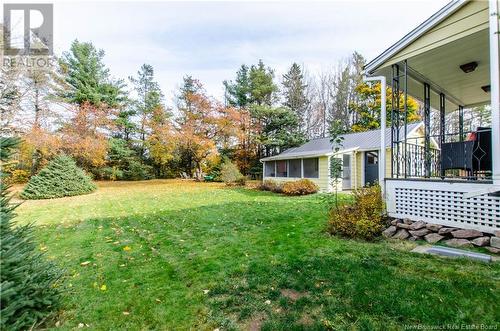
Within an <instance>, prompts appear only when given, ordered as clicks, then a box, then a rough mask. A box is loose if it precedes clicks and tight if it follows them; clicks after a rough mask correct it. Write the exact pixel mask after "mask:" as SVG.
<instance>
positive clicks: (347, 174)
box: [261, 122, 438, 192]
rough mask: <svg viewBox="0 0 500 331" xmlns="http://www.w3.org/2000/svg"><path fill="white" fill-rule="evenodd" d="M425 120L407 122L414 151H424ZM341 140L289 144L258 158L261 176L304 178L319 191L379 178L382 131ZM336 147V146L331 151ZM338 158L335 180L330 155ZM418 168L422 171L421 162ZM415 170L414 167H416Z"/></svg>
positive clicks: (388, 168)
mask: <svg viewBox="0 0 500 331" xmlns="http://www.w3.org/2000/svg"><path fill="white" fill-rule="evenodd" d="M423 134H424V123H423V122H419V123H412V124H409V125H408V131H407V139H406V141H407V148H408V150H409V151H410V150H412V151H413V152H414V153H423V150H424V141H423V139H422V138H421V137H422V136H423ZM385 135H386V139H385V141H386V148H385V153H386V155H387V157H386V165H385V170H386V176H390V174H391V156H390V155H391V151H390V147H391V146H390V143H391V129H386V131H385ZM341 137H342V138H343V139H342V143H341V144H340V145H339V146H334V144H333V143H332V142H331V141H330V138H320V139H314V140H311V141H309V142H307V143H305V144H304V145H302V146H300V147H295V148H290V149H288V150H286V151H284V152H283V153H281V154H278V155H274V156H270V157H266V158H263V159H261V162H262V163H263V168H264V180H269V179H271V180H275V181H280V182H282V181H294V180H298V179H301V178H307V179H310V180H311V181H313V182H314V183H316V184H317V185H318V186H319V188H320V190H321V191H322V192H332V191H334V188H335V186H334V185H335V183H336V185H337V189H338V190H351V189H355V188H359V187H362V186H365V185H368V184H371V183H375V182H378V180H379V178H378V162H379V153H380V141H381V131H380V130H371V131H366V132H357V133H349V134H344V135H342V136H341ZM431 147H432V150H433V151H436V149H437V148H438V144H437V143H436V142H435V141H434V140H433V139H431ZM335 148H338V150H337V151H336V152H334V150H335ZM332 157H335V158H339V159H340V160H341V164H342V174H341V176H340V178H339V180H338V181H337V182H336V181H335V179H334V178H331V175H330V158H332ZM414 166H415V167H420V169H419V170H418V171H419V172H423V165H417V164H415V165H414ZM415 171H417V170H415Z"/></svg>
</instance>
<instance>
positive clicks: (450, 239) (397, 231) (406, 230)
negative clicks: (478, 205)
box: [382, 218, 500, 254]
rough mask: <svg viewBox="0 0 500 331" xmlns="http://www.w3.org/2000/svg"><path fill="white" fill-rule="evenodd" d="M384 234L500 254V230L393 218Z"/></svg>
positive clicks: (388, 236)
mask: <svg viewBox="0 0 500 331" xmlns="http://www.w3.org/2000/svg"><path fill="white" fill-rule="evenodd" d="M390 224H391V225H390V226H389V227H387V228H386V229H385V230H384V231H383V232H382V235H383V236H384V237H386V238H393V239H400V240H411V241H416V240H425V241H426V242H428V243H429V244H436V243H438V242H443V243H445V244H446V245H448V246H450V247H456V248H466V247H483V248H485V249H487V250H488V251H489V252H490V253H493V254H500V230H497V231H495V232H494V234H491V233H483V232H481V231H478V230H472V229H462V228H454V227H449V226H443V225H439V224H433V223H426V222H424V221H412V220H409V219H397V218H396V219H392V221H391V223H390Z"/></svg>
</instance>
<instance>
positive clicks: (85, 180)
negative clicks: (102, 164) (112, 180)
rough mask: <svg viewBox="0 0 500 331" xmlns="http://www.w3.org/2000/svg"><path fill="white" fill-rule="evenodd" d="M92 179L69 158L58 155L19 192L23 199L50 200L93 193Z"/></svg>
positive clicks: (94, 187)
mask: <svg viewBox="0 0 500 331" xmlns="http://www.w3.org/2000/svg"><path fill="white" fill-rule="evenodd" d="M95 189H96V186H95V184H94V183H93V182H92V179H91V178H90V177H89V176H87V175H86V174H85V172H83V170H82V169H80V168H78V167H77V166H76V163H75V161H73V159H72V158H71V157H69V156H66V155H60V156H57V157H56V158H54V159H53V160H52V161H50V162H49V164H48V165H47V167H45V168H43V169H42V170H41V171H40V172H39V173H38V174H37V175H36V176H33V177H31V179H30V181H29V182H28V184H27V185H26V187H25V188H24V190H23V191H22V192H21V197H22V198H23V199H51V198H61V197H66V196H73V195H81V194H86V193H90V192H93V191H95Z"/></svg>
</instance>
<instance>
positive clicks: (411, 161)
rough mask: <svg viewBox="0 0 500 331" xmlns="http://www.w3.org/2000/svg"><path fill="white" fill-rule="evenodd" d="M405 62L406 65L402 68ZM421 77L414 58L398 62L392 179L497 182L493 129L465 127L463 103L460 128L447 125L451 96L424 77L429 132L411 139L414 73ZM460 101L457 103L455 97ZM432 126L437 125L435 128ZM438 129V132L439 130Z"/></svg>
mask: <svg viewBox="0 0 500 331" xmlns="http://www.w3.org/2000/svg"><path fill="white" fill-rule="evenodd" d="M400 65H401V67H400ZM410 75H411V76H413V77H415V76H418V73H417V72H415V71H413V69H411V68H410V66H409V65H408V61H406V60H404V61H402V63H398V64H393V65H392V86H391V88H392V99H391V113H390V125H391V150H392V155H391V177H392V178H441V179H446V178H460V179H466V180H491V177H492V176H491V170H492V162H491V160H492V153H493V152H495V153H500V151H492V149H491V145H492V144H491V128H488V127H478V128H475V130H474V131H469V132H466V131H464V107H463V106H461V105H459V106H458V128H457V129H455V131H458V132H451V133H450V132H449V131H450V130H451V127H453V126H454V125H450V124H451V123H446V116H447V114H449V113H451V112H450V109H448V110H447V109H446V104H447V102H446V101H447V97H446V95H445V94H444V93H443V92H442V90H441V89H439V88H436V87H435V86H434V88H433V87H431V85H430V84H429V83H427V82H425V78H423V80H424V83H423V84H422V85H423V86H422V87H423V91H422V92H423V100H422V101H423V123H424V129H423V132H424V134H423V136H421V137H415V136H413V135H412V137H411V138H410V137H408V133H409V132H408V122H407V121H408V117H409V109H408V77H409V76H410ZM431 92H434V93H435V94H438V96H439V109H437V115H438V116H437V118H436V119H435V120H434V121H431V117H432V112H431V110H432V109H431V94H432V93H431ZM455 103H456V101H455ZM431 124H434V125H435V124H437V128H432V127H431ZM434 132H437V134H433V133H434Z"/></svg>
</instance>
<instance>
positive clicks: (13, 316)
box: [0, 138, 62, 330]
mask: <svg viewBox="0 0 500 331" xmlns="http://www.w3.org/2000/svg"><path fill="white" fill-rule="evenodd" d="M16 144H17V141H16V140H13V139H10V138H0V154H1V164H2V169H1V170H0V177H1V179H2V181H1V183H0V232H1V234H2V239H1V244H0V330H28V329H29V330H31V329H35V328H37V327H38V326H39V324H40V323H41V322H43V321H44V320H45V319H46V318H47V317H48V316H49V315H50V314H51V313H52V312H53V311H54V309H56V308H57V306H58V304H59V300H60V287H59V280H60V279H61V275H62V273H61V271H60V270H59V269H58V268H57V267H56V266H55V265H54V264H53V263H51V262H50V261H48V260H47V259H46V258H45V256H44V254H43V253H42V252H41V251H40V250H39V249H37V246H36V244H35V242H34V239H33V227H32V226H31V225H22V226H21V225H17V224H15V223H14V221H13V218H14V216H15V214H14V209H15V208H16V207H17V205H15V204H11V203H10V195H9V192H8V188H9V187H8V186H7V185H6V184H5V181H4V177H5V174H4V169H3V166H4V164H5V162H6V160H7V159H8V158H9V157H10V155H11V150H12V149H13V148H14V147H15V146H16Z"/></svg>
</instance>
